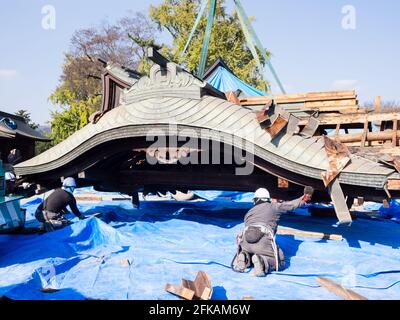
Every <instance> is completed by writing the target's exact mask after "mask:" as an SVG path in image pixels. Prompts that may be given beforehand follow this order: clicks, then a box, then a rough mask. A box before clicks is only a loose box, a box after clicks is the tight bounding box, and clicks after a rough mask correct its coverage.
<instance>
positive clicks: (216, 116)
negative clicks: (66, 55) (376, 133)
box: [15, 63, 395, 189]
mask: <svg viewBox="0 0 400 320" xmlns="http://www.w3.org/2000/svg"><path fill="white" fill-rule="evenodd" d="M121 101H122V103H121V105H120V106H119V107H118V108H115V109H113V110H111V111H109V112H108V113H106V114H104V115H103V116H102V117H101V118H100V119H99V120H98V122H97V123H96V124H93V123H90V124H88V125H87V126H86V127H84V128H83V129H81V130H79V131H78V132H76V133H75V134H73V135H72V136H71V137H69V138H68V139H66V140H65V141H63V142H61V143H60V144H58V145H57V146H55V147H53V148H52V149H50V150H48V151H46V152H44V153H42V154H40V155H38V156H36V157H35V158H32V159H30V160H28V161H25V162H23V163H21V164H18V165H17V166H16V167H15V169H16V172H17V174H18V175H22V176H27V175H38V174H45V173H46V172H47V171H49V170H53V169H56V168H59V167H62V166H67V165H68V163H69V162H70V161H72V160H73V159H75V158H76V157H78V156H79V155H81V154H83V153H85V152H87V151H88V150H90V149H91V148H93V147H95V146H96V145H100V144H101V143H104V142H105V141H110V140H113V139H121V138H124V137H133V136H142V137H143V136H146V134H149V133H153V134H157V133H159V134H164V135H165V130H167V129H168V128H171V125H176V128H177V129H175V130H178V132H177V135H183V136H186V137H187V136H190V135H192V134H193V133H190V132H189V131H188V129H196V130H197V131H196V132H199V131H198V130H203V131H204V129H208V130H207V131H206V132H205V133H204V134H205V135H208V136H209V138H211V139H214V140H223V139H232V138H234V139H239V140H240V141H242V142H243V141H244V142H245V148H246V149H248V151H251V152H253V153H254V154H255V155H256V156H257V157H260V158H262V159H263V160H265V161H267V162H269V163H272V164H273V165H276V166H279V167H281V168H283V169H286V170H289V171H291V172H295V173H296V174H299V175H301V176H306V177H311V178H314V179H319V180H322V178H321V173H322V172H325V171H326V170H327V169H328V158H327V154H326V150H325V147H324V140H323V139H321V138H318V137H311V138H304V137H302V136H299V135H293V134H288V133H284V132H283V133H281V134H279V135H278V136H276V137H274V138H272V137H271V135H270V134H269V133H268V132H267V131H266V130H264V129H263V128H262V127H261V126H260V124H259V122H258V121H257V118H256V114H255V113H254V112H252V111H251V110H249V109H246V108H244V107H241V106H238V105H235V104H232V103H230V102H228V101H226V100H225V99H223V94H222V93H220V92H218V91H217V90H215V89H214V88H211V87H210V85H209V84H207V83H206V82H203V81H201V80H200V79H198V78H196V77H194V76H193V75H192V74H190V73H188V72H187V71H185V70H183V69H181V68H180V67H179V66H177V65H176V64H174V63H168V64H167V66H166V68H163V67H160V66H159V65H154V66H153V67H152V69H151V71H150V76H149V77H147V76H145V77H142V78H140V80H139V81H137V82H135V83H134V84H133V86H132V87H131V88H130V89H129V90H127V91H125V92H124V94H123V96H122V99H121ZM194 135H195V134H194ZM234 141H236V140H234ZM393 174H395V171H394V170H393V169H391V168H388V167H385V166H383V165H381V164H378V163H375V162H372V161H370V160H367V159H364V158H360V157H353V158H352V161H351V163H350V164H349V165H348V166H347V167H346V168H345V169H344V170H343V172H342V173H341V174H340V182H342V183H345V184H349V185H359V186H366V187H372V188H380V189H381V188H383V186H384V185H385V183H386V181H387V179H388V177H389V176H391V175H393Z"/></svg>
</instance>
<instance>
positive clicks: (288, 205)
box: [277, 187, 314, 212]
mask: <svg viewBox="0 0 400 320" xmlns="http://www.w3.org/2000/svg"><path fill="white" fill-rule="evenodd" d="M313 193H314V189H313V188H312V187H305V188H304V194H303V195H302V196H301V197H300V198H298V199H294V200H292V201H285V202H282V203H278V206H277V209H278V211H279V212H288V211H292V210H294V209H297V208H299V207H301V206H303V205H304V204H306V203H307V202H310V201H311V198H312V195H313Z"/></svg>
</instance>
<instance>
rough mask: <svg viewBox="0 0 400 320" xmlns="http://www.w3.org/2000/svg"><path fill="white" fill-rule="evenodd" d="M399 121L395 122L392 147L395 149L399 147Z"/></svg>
mask: <svg viewBox="0 0 400 320" xmlns="http://www.w3.org/2000/svg"><path fill="white" fill-rule="evenodd" d="M398 124H399V123H398V121H397V120H393V134H392V146H393V148H395V147H397V128H398Z"/></svg>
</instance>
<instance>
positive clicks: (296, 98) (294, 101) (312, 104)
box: [240, 90, 362, 114]
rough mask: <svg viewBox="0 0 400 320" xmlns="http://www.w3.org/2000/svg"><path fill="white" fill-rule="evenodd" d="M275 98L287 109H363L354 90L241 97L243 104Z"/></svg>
mask: <svg viewBox="0 0 400 320" xmlns="http://www.w3.org/2000/svg"><path fill="white" fill-rule="evenodd" d="M271 100H273V101H274V102H275V104H278V105H285V109H286V110H287V111H289V112H290V111H291V109H292V108H293V109H295V110H301V111H319V112H320V113H326V112H330V113H340V114H344V113H358V112H361V111H362V110H361V109H360V108H359V106H358V100H357V95H356V93H355V91H354V90H350V91H330V92H311V93H301V94H290V95H279V96H273V97H246V98H243V99H240V104H241V105H242V106H254V105H266V104H269V103H270V102H271Z"/></svg>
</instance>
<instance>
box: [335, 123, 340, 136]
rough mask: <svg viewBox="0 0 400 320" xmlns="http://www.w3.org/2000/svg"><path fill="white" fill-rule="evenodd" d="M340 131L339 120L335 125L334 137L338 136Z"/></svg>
mask: <svg viewBox="0 0 400 320" xmlns="http://www.w3.org/2000/svg"><path fill="white" fill-rule="evenodd" d="M339 133H340V122H339V123H338V124H337V125H336V131H335V137H338V136H339Z"/></svg>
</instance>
